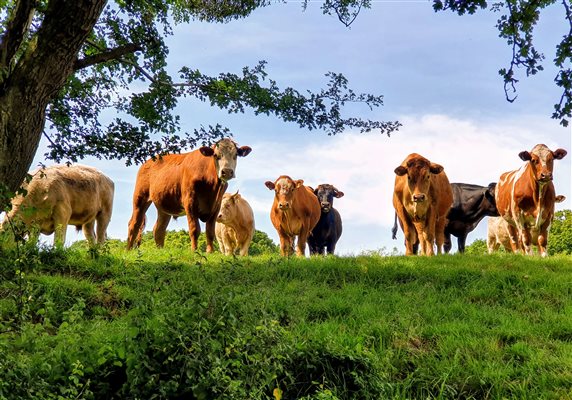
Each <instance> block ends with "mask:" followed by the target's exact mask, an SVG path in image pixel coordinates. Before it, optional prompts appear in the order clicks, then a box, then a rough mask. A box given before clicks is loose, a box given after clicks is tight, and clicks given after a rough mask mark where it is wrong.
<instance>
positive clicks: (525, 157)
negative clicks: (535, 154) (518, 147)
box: [518, 150, 532, 161]
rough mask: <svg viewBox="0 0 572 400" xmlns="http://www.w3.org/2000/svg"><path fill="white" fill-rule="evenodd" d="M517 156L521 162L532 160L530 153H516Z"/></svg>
mask: <svg viewBox="0 0 572 400" xmlns="http://www.w3.org/2000/svg"><path fill="white" fill-rule="evenodd" d="M518 156H519V157H520V159H521V160H522V161H530V160H532V156H531V155H530V153H529V152H528V151H526V150H525V151H521V152H520V153H518Z"/></svg>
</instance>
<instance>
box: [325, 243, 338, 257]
mask: <svg viewBox="0 0 572 400" xmlns="http://www.w3.org/2000/svg"><path fill="white" fill-rule="evenodd" d="M326 251H327V253H328V254H334V251H336V242H334V241H333V240H331V241H330V242H329V243H328V245H327V246H326Z"/></svg>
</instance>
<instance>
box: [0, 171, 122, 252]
mask: <svg viewBox="0 0 572 400" xmlns="http://www.w3.org/2000/svg"><path fill="white" fill-rule="evenodd" d="M30 175H32V179H31V181H29V182H25V183H24V184H22V188H23V189H25V191H26V192H27V193H26V194H25V195H21V194H19V195H17V196H16V197H14V198H13V199H12V209H11V211H10V212H9V213H8V215H7V216H6V218H5V219H4V221H3V223H2V229H6V225H7V224H8V223H9V220H12V221H14V222H17V221H21V222H23V223H24V224H25V225H26V226H28V227H30V228H33V227H34V226H35V227H36V228H37V229H38V230H39V232H40V233H43V234H45V235H51V234H52V233H54V232H55V235H54V244H55V245H56V246H61V245H63V244H64V243H65V240H66V230H67V226H68V225H75V226H76V228H77V229H78V230H79V229H80V228H81V229H82V230H83V234H84V235H85V238H86V239H87V241H88V242H89V243H90V244H93V243H95V242H96V241H97V243H103V242H104V241H105V239H106V230H107V226H108V225H109V221H110V219H111V213H112V209H113V193H114V184H113V182H112V181H111V179H109V178H108V177H107V176H105V175H104V174H103V173H101V172H100V171H99V170H97V169H95V168H92V167H88V166H85V165H78V164H76V165H70V166H68V165H53V166H50V167H46V168H38V169H36V170H35V171H33V172H31V173H30ZM96 222H97V233H96V230H95V229H94V228H95V224H96ZM35 239H36V240H37V237H36V238H35Z"/></svg>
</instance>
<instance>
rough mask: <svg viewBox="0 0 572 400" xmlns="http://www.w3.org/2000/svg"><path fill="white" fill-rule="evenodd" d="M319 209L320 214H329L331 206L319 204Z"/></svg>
mask: <svg viewBox="0 0 572 400" xmlns="http://www.w3.org/2000/svg"><path fill="white" fill-rule="evenodd" d="M320 207H321V208H322V212H325V213H327V212H330V209H331V207H332V205H331V204H330V203H321V204H320Z"/></svg>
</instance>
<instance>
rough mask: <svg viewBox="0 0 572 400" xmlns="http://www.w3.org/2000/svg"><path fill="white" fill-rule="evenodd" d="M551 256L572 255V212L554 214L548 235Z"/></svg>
mask: <svg viewBox="0 0 572 400" xmlns="http://www.w3.org/2000/svg"><path fill="white" fill-rule="evenodd" d="M548 253H549V254H572V210H560V211H556V213H555V214H554V219H553V220H552V225H551V227H550V233H549V234H548Z"/></svg>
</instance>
